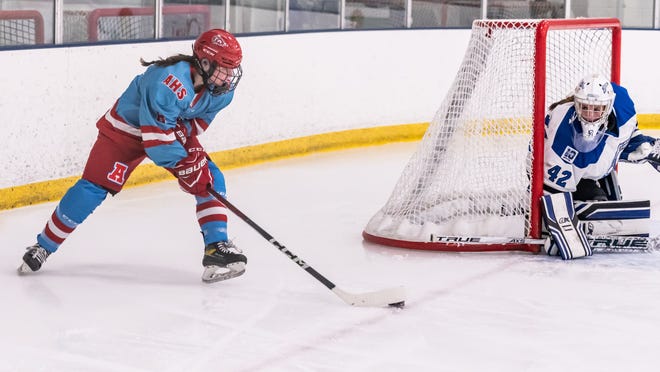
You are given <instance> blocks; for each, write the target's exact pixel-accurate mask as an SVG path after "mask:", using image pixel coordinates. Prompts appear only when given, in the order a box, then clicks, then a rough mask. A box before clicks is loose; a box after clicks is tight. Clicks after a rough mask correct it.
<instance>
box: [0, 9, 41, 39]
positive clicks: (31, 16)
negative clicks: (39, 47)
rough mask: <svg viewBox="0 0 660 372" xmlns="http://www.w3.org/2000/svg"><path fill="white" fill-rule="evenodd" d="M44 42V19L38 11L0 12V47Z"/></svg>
mask: <svg viewBox="0 0 660 372" xmlns="http://www.w3.org/2000/svg"><path fill="white" fill-rule="evenodd" d="M43 42H44V19H43V17H42V16H41V13H39V12H38V11H36V10H0V46H9V45H34V44H43Z"/></svg>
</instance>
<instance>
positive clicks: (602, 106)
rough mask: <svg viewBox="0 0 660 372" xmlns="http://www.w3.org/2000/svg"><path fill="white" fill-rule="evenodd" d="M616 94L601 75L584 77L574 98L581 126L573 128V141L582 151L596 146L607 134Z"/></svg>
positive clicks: (576, 89)
mask: <svg viewBox="0 0 660 372" xmlns="http://www.w3.org/2000/svg"><path fill="white" fill-rule="evenodd" d="M614 98H615V94H614V91H613V90H612V84H610V82H609V80H607V79H605V78H604V77H602V76H600V75H596V74H594V75H589V76H587V77H585V78H583V79H582V80H581V81H580V83H579V84H578V86H577V87H576V88H575V95H574V98H573V101H574V104H575V112H576V114H577V119H578V122H579V125H580V128H576V127H575V126H577V123H575V125H574V128H573V141H574V144H575V145H576V146H577V147H578V148H577V150H578V151H581V152H588V151H591V150H593V149H594V148H596V146H598V144H599V143H600V141H601V140H602V139H603V137H604V135H605V130H606V129H607V119H608V117H609V115H610V113H611V112H612V106H613V104H614Z"/></svg>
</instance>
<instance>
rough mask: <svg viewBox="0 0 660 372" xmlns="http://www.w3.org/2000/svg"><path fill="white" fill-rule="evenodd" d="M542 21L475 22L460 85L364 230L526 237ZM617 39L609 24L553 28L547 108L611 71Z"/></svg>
mask: <svg viewBox="0 0 660 372" xmlns="http://www.w3.org/2000/svg"><path fill="white" fill-rule="evenodd" d="M540 22H541V20H511V21H508V20H504V21H502V20H498V21H475V22H474V24H473V27H472V35H471V39H470V42H469V45H468V47H467V52H466V53H465V56H464V59H463V62H462V65H461V67H460V69H459V71H458V73H457V75H456V78H455V80H454V83H453V84H452V86H451V88H450V89H449V91H448V93H447V95H446V97H445V99H444V101H443V102H442V104H441V106H440V108H439V109H438V111H437V113H436V114H435V117H434V118H433V121H432V122H431V125H430V126H429V128H428V130H427V132H426V134H425V135H424V138H423V139H422V141H421V143H420V145H419V147H418V149H417V151H416V153H415V154H414V155H413V157H412V158H411V160H410V161H409V163H408V165H407V166H406V168H405V169H404V171H403V174H402V175H401V177H400V179H399V181H398V182H397V184H396V186H395V188H394V191H393V193H392V195H391V197H390V199H389V200H388V201H387V203H386V205H385V206H384V207H383V208H382V209H381V210H380V211H379V212H378V213H377V214H376V215H375V216H374V217H373V218H372V219H371V220H370V221H369V223H368V225H367V226H366V228H365V233H366V234H369V235H373V236H376V237H383V238H386V239H395V240H401V241H412V242H429V241H430V236H431V234H433V235H434V236H464V237H514V238H525V237H528V236H529V235H528V234H529V231H530V226H531V224H532V223H533V221H530V208H531V205H532V202H531V191H530V175H531V174H532V172H534V173H535V174H538V173H539V172H542V169H533V167H532V158H533V155H532V146H533V145H534V144H533V141H532V138H533V132H534V124H533V113H534V100H535V94H534V71H535V68H536V67H538V66H536V62H535V61H536V59H535V57H536V56H535V54H536V53H535V40H536V39H535V37H536V30H537V27H538V26H539V23H540ZM612 39H613V38H612V30H611V29H609V28H601V29H580V28H578V29H568V30H552V29H551V31H549V32H548V35H547V45H546V48H545V50H546V58H547V64H546V74H547V79H546V86H545V92H546V100H545V104H544V107H546V108H547V107H548V106H549V105H550V103H552V102H555V101H558V100H560V99H562V98H565V97H567V96H568V95H570V94H571V92H572V90H573V88H574V86H575V84H577V82H578V81H579V79H580V78H581V77H582V76H583V75H586V74H587V73H590V72H598V73H602V74H604V75H605V76H610V73H611V65H612ZM537 125H538V124H537ZM542 125H543V124H542V123H541V127H540V128H539V129H537V130H543V128H542ZM537 177H540V178H541V179H542V174H538V176H537Z"/></svg>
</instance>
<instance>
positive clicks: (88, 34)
mask: <svg viewBox="0 0 660 372" xmlns="http://www.w3.org/2000/svg"><path fill="white" fill-rule="evenodd" d="M64 19H65V22H64V39H65V40H66V41H67V42H85V41H112V40H137V39H153V38H154V8H153V7H143V8H102V9H94V10H91V11H87V10H67V11H65V12H64ZM210 24H211V12H210V8H209V6H207V5H171V6H164V7H163V35H162V36H163V37H165V38H184V37H197V36H199V34H201V33H202V32H204V31H205V30H207V29H208V28H209V27H210Z"/></svg>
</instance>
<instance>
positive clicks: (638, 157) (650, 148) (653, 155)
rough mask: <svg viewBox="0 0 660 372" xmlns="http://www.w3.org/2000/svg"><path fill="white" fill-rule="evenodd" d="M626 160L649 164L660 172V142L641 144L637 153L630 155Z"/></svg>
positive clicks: (657, 140)
mask: <svg viewBox="0 0 660 372" xmlns="http://www.w3.org/2000/svg"><path fill="white" fill-rule="evenodd" d="M626 160H627V161H628V162H630V163H646V162H648V163H649V164H651V166H652V167H653V168H655V170H656V171H658V172H660V140H659V139H655V141H653V142H643V143H641V144H640V145H639V146H637V148H636V149H635V151H633V152H631V153H630V154H628V158H627V159H626Z"/></svg>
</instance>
